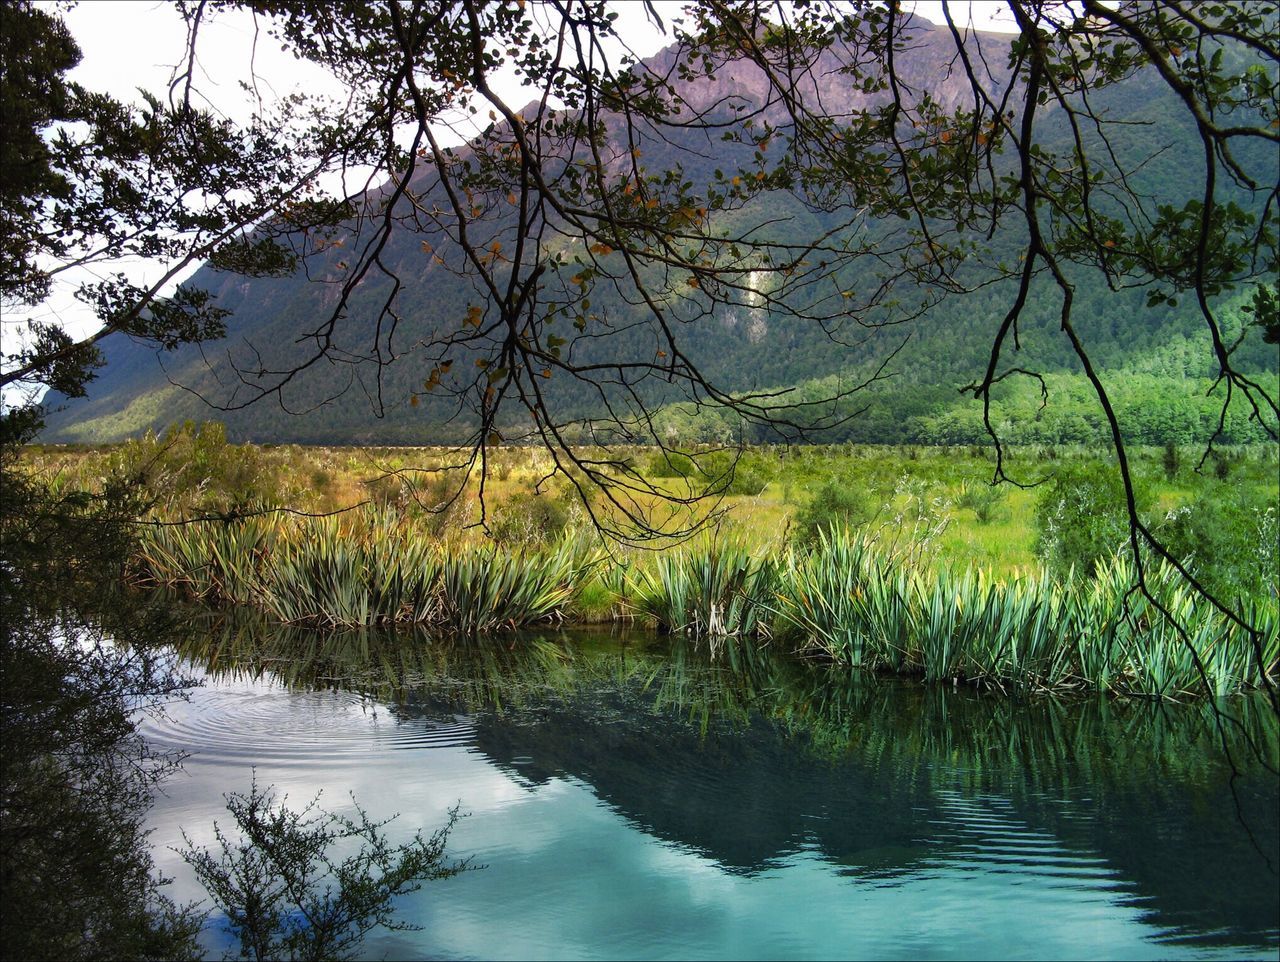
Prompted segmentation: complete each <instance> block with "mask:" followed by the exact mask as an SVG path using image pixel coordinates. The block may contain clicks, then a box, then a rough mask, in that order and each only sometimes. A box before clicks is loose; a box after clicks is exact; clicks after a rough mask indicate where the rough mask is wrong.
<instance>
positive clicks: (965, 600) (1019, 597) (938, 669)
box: [772, 530, 1280, 697]
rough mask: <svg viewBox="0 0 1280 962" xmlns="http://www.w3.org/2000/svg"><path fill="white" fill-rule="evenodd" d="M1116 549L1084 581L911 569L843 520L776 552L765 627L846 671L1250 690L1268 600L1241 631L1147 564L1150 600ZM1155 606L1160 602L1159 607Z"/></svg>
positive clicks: (1266, 654)
mask: <svg viewBox="0 0 1280 962" xmlns="http://www.w3.org/2000/svg"><path fill="white" fill-rule="evenodd" d="M1136 581H1137V574H1136V571H1135V570H1134V566H1133V563H1132V561H1130V560H1127V559H1125V558H1123V557H1118V558H1115V559H1112V560H1110V561H1108V562H1106V563H1104V564H1101V565H1100V566H1099V568H1098V570H1097V571H1096V573H1095V575H1094V577H1093V578H1092V579H1087V580H1085V579H1076V578H1069V579H1066V580H1064V581H1062V582H1057V581H1055V580H1053V579H1052V578H1050V577H1049V576H1047V575H1045V574H1036V575H1025V574H1019V575H1016V576H1014V577H1010V578H1004V579H997V578H996V577H994V576H993V575H992V574H991V573H990V572H989V571H985V570H982V569H972V568H970V569H965V570H962V571H954V570H952V569H949V568H946V567H933V566H928V565H925V566H920V565H915V564H911V563H909V561H908V559H904V557H903V556H902V555H900V554H898V553H895V552H893V551H889V550H885V549H882V548H878V547H877V546H876V545H875V543H874V542H872V541H869V540H867V539H865V538H861V537H858V536H856V535H850V534H849V533H848V532H847V531H845V530H836V531H835V532H832V533H830V534H826V535H824V536H823V537H822V538H821V539H820V540H819V543H818V545H817V546H816V547H815V549H814V550H813V551H812V552H809V553H806V554H796V553H794V552H793V553H791V554H789V555H787V557H786V559H785V562H784V564H783V566H782V569H781V571H780V572H779V576H778V584H779V587H778V590H777V592H776V600H775V602H774V604H773V605H772V611H773V616H774V618H773V625H772V627H773V630H774V632H775V633H776V634H777V635H778V636H779V637H781V638H785V639H787V640H790V641H791V642H792V643H793V644H794V645H795V646H797V647H807V648H811V649H813V648H816V649H818V650H819V651H821V652H823V653H824V654H826V655H827V656H829V657H830V658H832V659H833V660H835V661H837V662H839V663H841V664H845V665H849V666H851V667H855V668H864V669H868V670H892V671H897V672H908V673H916V674H920V675H923V677H924V678H925V679H926V680H928V681H951V682H952V683H958V682H960V681H967V682H975V683H979V684H985V685H989V686H992V687H999V688H1003V689H1012V690H1017V691H1030V690H1035V689H1064V688H1072V687H1074V688H1091V689H1097V690H1105V691H1122V692H1127V693H1130V694H1138V695H1149V696H1167V697H1172V696H1176V695H1180V694H1183V693H1201V694H1212V695H1223V694H1227V693H1229V692H1231V691H1234V690H1236V689H1238V688H1242V687H1258V686H1261V685H1262V684H1263V683H1264V681H1265V680H1266V679H1268V678H1270V679H1274V677H1275V675H1276V673H1277V669H1278V667H1280V626H1278V622H1280V619H1277V617H1276V615H1275V612H1274V606H1270V607H1266V606H1263V605H1261V604H1259V605H1257V606H1256V609H1257V610H1256V611H1254V612H1253V614H1254V616H1255V623H1257V624H1260V625H1261V626H1262V629H1263V630H1262V633H1261V641H1260V644H1259V646H1258V647H1257V649H1255V648H1254V646H1253V644H1252V643H1251V640H1250V638H1249V636H1248V635H1247V634H1246V633H1245V632H1244V631H1242V630H1241V629H1240V628H1239V627H1238V626H1237V625H1236V624H1234V623H1233V622H1231V621H1229V620H1228V619H1226V618H1225V617H1223V616H1222V615H1221V614H1220V613H1219V612H1218V611H1216V610H1215V609H1213V608H1212V607H1211V606H1209V605H1208V604H1206V603H1204V602H1203V600H1202V599H1200V598H1198V597H1197V596H1196V594H1195V593H1194V592H1193V591H1192V590H1191V589H1190V588H1189V587H1188V586H1187V585H1186V584H1185V582H1183V581H1182V580H1181V579H1180V578H1179V577H1178V574H1177V572H1176V571H1175V570H1174V569H1173V568H1172V567H1171V566H1169V565H1166V564H1159V565H1151V566H1149V568H1148V571H1147V583H1148V586H1149V589H1150V591H1151V595H1152V597H1153V598H1154V599H1155V600H1154V601H1152V599H1151V598H1148V597H1147V596H1146V595H1145V594H1143V593H1142V592H1139V591H1136V590H1134V587H1133V586H1134V585H1135V584H1136ZM1161 609H1163V610H1161Z"/></svg>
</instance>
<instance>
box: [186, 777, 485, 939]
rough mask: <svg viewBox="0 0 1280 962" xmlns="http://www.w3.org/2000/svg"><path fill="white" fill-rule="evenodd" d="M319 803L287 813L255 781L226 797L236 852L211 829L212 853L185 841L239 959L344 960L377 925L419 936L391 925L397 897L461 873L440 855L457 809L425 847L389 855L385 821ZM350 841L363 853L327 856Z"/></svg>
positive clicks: (419, 844) (421, 841)
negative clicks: (242, 792) (223, 918)
mask: <svg viewBox="0 0 1280 962" xmlns="http://www.w3.org/2000/svg"><path fill="white" fill-rule="evenodd" d="M317 803H318V797H317V799H316V800H313V801H312V802H311V803H310V804H309V805H307V806H306V807H305V808H304V809H302V811H300V812H296V811H293V810H291V809H289V808H286V807H285V806H284V804H283V800H281V802H280V803H279V804H277V802H276V798H275V795H274V794H273V793H272V791H271V789H270V788H268V789H265V790H261V789H259V788H258V785H257V783H256V782H255V783H254V784H253V786H252V787H251V788H250V790H249V794H248V795H240V794H236V793H233V794H230V795H228V796H227V809H228V810H229V811H230V812H231V814H232V816H233V817H234V818H235V821H236V826H237V827H238V828H239V829H240V832H241V833H242V835H243V839H242V840H240V841H238V842H234V843H233V842H232V841H231V840H229V839H228V838H227V836H226V835H225V834H223V831H222V829H221V828H220V827H219V826H218V825H217V824H216V823H215V824H214V833H215V835H216V837H217V841H218V846H219V849H220V851H219V852H217V853H215V852H213V851H210V850H209V849H204V848H196V847H195V846H194V845H193V844H192V843H191V840H190V839H189V838H188V837H187V836H186V834H185V833H184V834H183V839H184V840H185V841H186V843H187V849H186V851H184V852H182V853H181V854H182V857H183V858H184V859H185V860H186V861H187V863H188V864H189V865H190V866H191V867H192V868H193V869H194V870H195V873H196V876H197V877H198V878H199V879H200V882H201V884H202V885H204V887H205V888H206V889H207V890H208V891H209V894H210V895H212V896H213V899H214V901H215V902H216V903H217V905H218V907H219V908H220V909H222V911H223V912H224V913H225V915H226V919H227V923H228V928H229V929H230V931H231V932H232V933H233V934H234V935H235V936H236V937H238V938H239V940H240V954H241V957H242V958H246V959H255V960H262V959H334V958H336V959H342V958H350V957H352V953H353V952H354V951H355V950H356V949H357V948H358V947H359V945H360V943H361V941H363V939H364V936H365V935H366V934H367V933H368V932H369V931H370V930H372V929H374V928H376V927H377V926H379V925H381V926H385V927H386V928H388V929H392V930H396V929H414V928H417V926H415V925H412V924H410V923H407V922H397V921H396V920H395V918H394V917H393V914H392V911H393V903H394V901H395V899H396V898H398V897H399V896H400V895H403V894H405V893H408V892H415V891H417V890H418V889H419V888H421V887H422V882H423V881H426V880H431V879H442V878H448V877H450V876H452V875H457V874H458V873H459V872H462V871H463V870H465V869H466V868H467V863H466V862H465V861H464V862H450V861H448V860H446V858H445V854H444V850H445V842H446V840H447V839H448V835H449V830H450V829H451V828H452V827H453V825H454V823H455V822H456V821H457V818H458V813H457V810H456V809H455V810H454V811H452V812H450V814H449V821H448V823H447V824H446V825H445V826H444V827H443V828H441V829H440V830H439V831H437V832H436V833H435V834H434V835H432V836H431V837H430V838H423V837H422V835H421V834H417V835H415V836H414V837H413V839H412V840H411V841H410V842H408V843H406V844H404V845H400V846H396V847H392V846H391V845H390V844H389V843H388V841H387V840H386V837H385V835H384V834H383V832H382V828H383V827H384V826H385V825H386V824H387V823H386V822H374V821H371V820H370V819H369V817H368V816H367V815H366V814H365V813H364V811H363V810H361V809H359V808H358V807H357V809H356V817H355V818H354V819H351V818H344V817H342V816H339V815H334V814H332V813H330V812H325V811H322V810H320V809H318V807H317ZM349 842H358V843H359V845H360V850H359V851H358V852H357V853H356V854H354V855H351V856H349V857H347V858H345V859H343V860H341V861H338V860H337V856H336V854H335V853H334V852H333V851H331V850H332V849H334V848H335V846H336V847H343V846H344V844H346V843H349Z"/></svg>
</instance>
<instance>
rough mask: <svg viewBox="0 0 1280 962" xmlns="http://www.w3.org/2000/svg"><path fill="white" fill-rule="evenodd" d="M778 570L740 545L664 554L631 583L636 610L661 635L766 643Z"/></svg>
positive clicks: (633, 576) (629, 588) (640, 570)
mask: <svg viewBox="0 0 1280 962" xmlns="http://www.w3.org/2000/svg"><path fill="white" fill-rule="evenodd" d="M775 578H776V566H775V565H774V564H773V562H772V561H771V560H769V559H767V558H760V557H756V556H754V555H752V554H751V553H750V552H748V551H747V550H746V549H745V548H742V547H740V546H737V545H711V546H707V547H701V548H690V549H685V550H678V551H672V552H669V553H666V554H661V555H658V556H657V557H656V558H655V560H654V564H653V566H652V568H648V567H638V568H636V569H635V570H633V571H632V572H631V574H630V578H629V579H628V585H627V596H628V598H629V599H630V604H631V605H632V606H633V608H634V610H635V611H636V612H637V613H639V614H641V615H643V616H646V617H648V618H652V619H653V620H654V622H655V623H656V624H657V626H658V630H659V631H662V632H666V633H671V634H688V635H692V636H693V637H695V638H707V639H712V640H717V639H722V638H726V637H740V638H765V637H768V635H769V621H768V617H767V615H768V610H767V608H766V607H765V603H766V602H768V600H769V599H770V598H771V597H772V594H773V587H774V581H775Z"/></svg>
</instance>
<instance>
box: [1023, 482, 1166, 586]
mask: <svg viewBox="0 0 1280 962" xmlns="http://www.w3.org/2000/svg"><path fill="white" fill-rule="evenodd" d="M1135 494H1136V495H1137V499H1138V507H1139V510H1141V509H1142V508H1143V506H1144V505H1145V503H1146V500H1147V499H1146V495H1145V490H1144V489H1143V487H1142V486H1139V485H1138V484H1137V480H1136V479H1135ZM1036 529H1037V530H1036V547H1035V550H1036V555H1037V556H1038V557H1039V558H1040V559H1041V560H1042V561H1043V562H1044V563H1045V566H1046V567H1048V568H1049V569H1050V570H1052V571H1056V572H1057V573H1059V574H1065V573H1066V572H1067V571H1069V570H1071V569H1072V568H1074V569H1075V571H1076V573H1077V574H1086V575H1087V574H1091V573H1092V572H1093V570H1094V567H1095V566H1096V565H1097V563H1098V562H1099V561H1104V560H1106V559H1108V558H1112V557H1115V555H1116V554H1117V553H1119V552H1121V551H1123V550H1124V549H1125V548H1126V547H1127V545H1128V544H1129V515H1128V510H1127V508H1126V506H1125V496H1124V484H1123V482H1122V481H1121V479H1120V472H1119V470H1118V469H1116V468H1115V467H1112V466H1109V465H1104V464H1101V463H1099V462H1093V463H1086V464H1081V465H1078V466H1075V467H1069V468H1063V469H1062V470H1060V471H1058V472H1057V473H1056V474H1055V475H1054V476H1053V479H1052V480H1051V481H1050V482H1049V483H1048V484H1047V485H1046V486H1045V489H1044V493H1043V494H1041V496H1040V500H1039V502H1038V503H1037V505H1036Z"/></svg>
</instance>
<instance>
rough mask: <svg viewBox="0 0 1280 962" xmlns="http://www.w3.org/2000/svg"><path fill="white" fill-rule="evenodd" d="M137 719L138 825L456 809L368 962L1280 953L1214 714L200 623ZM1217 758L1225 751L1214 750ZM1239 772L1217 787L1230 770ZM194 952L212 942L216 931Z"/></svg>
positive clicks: (1263, 862)
mask: <svg viewBox="0 0 1280 962" xmlns="http://www.w3.org/2000/svg"><path fill="white" fill-rule="evenodd" d="M177 650H178V652H179V653H180V655H181V656H182V657H183V658H185V659H186V660H187V661H188V662H189V663H190V664H191V665H192V666H193V671H194V672H195V673H196V674H198V675H200V676H201V677H202V678H203V681H204V684H203V685H202V686H201V687H199V688H197V689H196V690H195V691H194V692H193V693H192V696H191V699H190V701H189V702H185V703H177V704H175V705H173V706H172V707H171V709H170V711H169V712H168V714H167V717H165V718H163V719H160V720H146V721H145V722H144V723H143V731H144V734H145V735H146V736H147V737H148V738H149V739H150V740H151V741H152V742H153V744H155V745H156V747H158V748H162V749H163V748H173V749H180V750H183V751H186V752H189V753H190V756H189V757H188V759H187V760H186V763H185V766H184V770H183V772H181V773H179V774H177V775H175V776H173V777H171V778H170V779H169V780H168V781H166V782H165V783H164V786H163V794H161V795H160V796H159V797H158V798H157V802H156V804H155V807H154V809H153V811H152V815H151V825H152V828H153V830H154V831H153V835H152V842H153V844H154V845H155V847H156V856H157V862H158V863H159V866H160V868H161V869H162V870H163V871H164V872H165V873H166V874H168V875H171V876H174V878H175V883H174V885H173V886H172V887H171V890H170V894H171V895H173V896H174V897H175V898H178V899H180V900H189V899H194V898H199V897H201V896H202V895H203V892H202V890H200V889H199V887H198V885H197V884H196V883H195V882H194V880H193V878H192V877H191V875H190V872H189V870H188V869H187V867H186V865H185V863H183V862H182V860H181V859H180V858H179V857H178V855H177V854H176V853H174V852H173V851H171V849H170V846H180V845H181V843H182V834H181V833H182V829H184V828H185V830H186V831H187V833H188V835H189V836H190V837H191V838H192V839H193V840H194V841H196V842H198V843H202V844H211V843H212V842H213V829H212V825H213V822H214V820H215V819H216V820H219V821H220V822H221V823H222V824H223V825H224V826H227V825H228V824H229V823H230V816H229V815H228V813H227V812H226V811H225V809H224V807H223V804H224V802H223V798H222V794H223V793H224V792H231V791H237V792H244V791H247V790H248V788H249V785H250V781H251V778H252V777H253V775H254V773H255V772H256V777H257V780H258V782H259V784H263V785H265V784H272V785H274V786H275V787H276V789H277V790H278V791H281V792H286V793H287V794H288V796H289V801H290V804H291V805H298V806H300V805H301V804H303V803H305V802H307V801H309V800H310V799H311V798H312V797H314V796H315V795H316V794H317V793H318V792H323V796H322V803H323V804H324V805H325V806H326V807H328V808H330V809H334V810H341V811H349V810H350V808H351V797H350V796H351V795H352V794H354V795H355V797H356V799H358V801H359V803H360V804H361V806H362V807H363V808H364V809H365V810H366V811H367V812H369V814H371V815H373V816H376V817H380V818H381V817H389V816H392V815H396V814H397V813H398V815H399V817H398V819H397V820H396V821H395V822H394V823H392V825H391V826H389V828H388V832H389V833H390V834H391V836H392V837H393V838H394V839H398V840H403V839H404V838H407V837H408V836H410V835H411V834H412V832H413V831H414V830H417V829H422V830H423V831H424V834H428V833H430V832H431V831H433V830H434V829H435V828H437V827H439V826H440V825H441V824H442V823H443V822H444V821H445V819H446V817H447V812H448V810H449V809H450V808H451V807H453V806H454V805H458V804H460V805H461V808H462V811H463V812H465V813H467V815H466V817H465V818H463V819H462V820H461V821H460V822H459V823H458V825H457V827H456V828H455V829H454V831H453V834H452V835H451V837H450V844H449V848H450V852H451V854H452V855H454V856H456V857H466V856H470V857H471V858H472V859H473V860H474V863H475V864H477V865H483V866H484V867H483V868H481V869H479V870H477V871H471V872H466V873H464V874H462V875H460V876H458V877H455V878H452V879H446V880H443V881H437V882H429V883H427V884H426V885H425V886H424V887H423V889H422V890H421V891H419V892H417V893H415V894H413V895H410V896H407V897H405V898H404V899H402V900H401V902H400V903H399V906H398V917H399V918H401V919H403V920H405V921H411V922H413V923H416V924H417V925H419V926H421V929H420V930H418V931H413V932H391V933H388V932H385V931H382V930H379V931H378V932H375V933H374V935H373V936H371V937H370V938H369V939H368V940H367V941H366V942H365V944H364V950H363V953H362V957H366V958H371V959H376V958H392V959H395V958H431V957H448V958H622V959H630V958H724V959H738V958H743V959H754V958H760V959H782V958H797V959H800V958H904V959H931V958H946V959H953V958H954V959H961V958H1025V957H1037V958H1126V959H1129V958H1131V959H1139V958H1161V959H1169V958H1174V959H1178V958H1197V959H1203V958H1233V959H1234V958H1265V959H1274V958H1275V957H1276V953H1277V949H1278V947H1280V895H1278V884H1280V883H1278V880H1277V874H1276V873H1277V870H1278V866H1280V826H1278V822H1280V816H1278V815H1277V812H1278V810H1280V799H1278V793H1277V779H1276V777H1275V776H1274V775H1273V774H1270V773H1268V772H1266V771H1265V769H1264V768H1263V767H1262V766H1261V765H1259V764H1258V759H1257V755H1258V752H1257V751H1252V750H1250V744H1252V745H1253V746H1255V747H1260V750H1261V751H1262V753H1263V754H1264V755H1267V756H1268V757H1269V761H1270V763H1271V764H1272V765H1274V764H1275V760H1276V755H1277V744H1276V743H1277V725H1276V719H1275V716H1274V715H1273V714H1271V713H1270V712H1269V710H1268V709H1267V706H1266V705H1265V704H1262V703H1261V702H1259V701H1258V700H1256V699H1255V700H1250V699H1246V698H1236V699H1231V700H1228V701H1224V702H1221V703H1220V706H1221V710H1222V711H1223V712H1225V713H1228V714H1230V716H1231V718H1232V720H1233V721H1232V722H1231V723H1230V724H1229V725H1228V729H1227V730H1228V732H1229V734H1228V736H1227V737H1226V739H1225V741H1224V740H1223V739H1222V738H1220V737H1219V734H1218V728H1217V726H1216V725H1215V718H1214V714H1213V711H1212V706H1210V705H1208V704H1207V703H1199V704H1191V705H1177V704H1164V705H1159V704H1150V703H1144V702H1123V701H1118V700H1114V699H1112V700H1105V699H1085V700H1062V699H1052V698H1048V697H1045V698H1037V699H1033V700H1030V701H1018V700H1015V699H1012V698H1010V697H1007V696H1005V695H1002V694H999V693H988V694H976V693H973V692H970V691H965V690H963V689H961V690H953V689H952V688H950V687H938V686H934V687H925V686H922V685H918V684H914V683H912V682H910V681H902V680H893V681H885V680H878V679H874V678H866V677H861V676H852V677H850V676H848V675H840V674H833V673H832V672H831V671H830V670H828V669H826V668H824V667H821V666H814V665H807V664H804V663H802V662H800V661H798V660H797V659H795V658H783V657H779V656H776V655H774V654H773V653H771V652H770V651H769V649H767V648H766V649H762V650H757V649H755V648H748V649H745V650H739V649H736V648H734V647H732V646H727V647H726V648H725V650H724V651H722V652H720V653H719V656H718V657H715V658H712V657H711V656H710V655H709V654H708V653H707V652H705V651H702V650H699V649H697V648H695V647H694V646H692V645H691V644H689V643H687V642H683V641H680V640H674V639H669V638H659V637H655V636H651V635H645V634H639V633H637V634H629V635H628V634H615V635H610V634H608V632H607V630H606V631H604V632H602V633H597V634H594V635H593V634H591V633H582V632H574V633H556V634H550V635H542V636H538V635H521V636H499V637H495V638H492V639H489V640H484V641H469V642H461V641H454V642H450V641H447V640H439V639H431V638H428V637H425V636H417V635H411V634H400V635H394V634H379V633H374V632H368V633H362V634H335V635H317V634H310V633H307V632H301V631H291V630H286V629H281V628H279V627H269V626H267V625H265V624H262V623H259V622H253V621H248V622H231V621H218V620H217V619H210V620H209V621H208V623H207V624H204V625H202V626H200V627H197V628H194V629H193V630H192V632H191V635H190V637H187V638H184V639H182V640H181V641H180V642H179V643H178V645H177ZM1224 744H1225V746H1226V749H1225V750H1224ZM1233 765H1234V766H1235V767H1236V768H1237V769H1238V770H1239V774H1238V775H1237V776H1236V777H1235V778H1234V779H1233V778H1232V777H1231V775H1232V766H1233ZM203 944H204V945H205V948H206V950H207V952H208V954H210V955H211V956H215V957H216V956H218V955H220V954H221V952H222V950H223V949H224V948H228V947H231V945H232V943H230V942H229V941H228V939H227V937H226V936H225V935H223V934H221V933H220V931H219V928H218V926H217V925H216V924H211V926H210V927H209V928H208V929H207V930H206V932H205V936H204V943H203Z"/></svg>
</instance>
